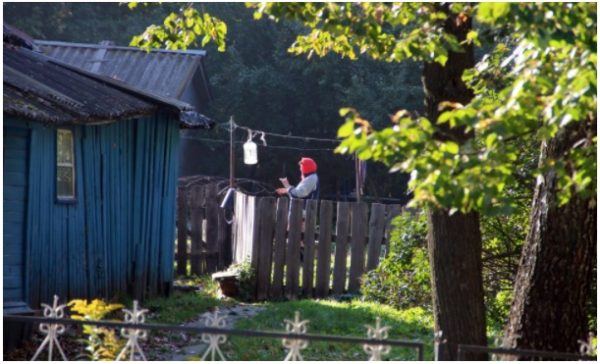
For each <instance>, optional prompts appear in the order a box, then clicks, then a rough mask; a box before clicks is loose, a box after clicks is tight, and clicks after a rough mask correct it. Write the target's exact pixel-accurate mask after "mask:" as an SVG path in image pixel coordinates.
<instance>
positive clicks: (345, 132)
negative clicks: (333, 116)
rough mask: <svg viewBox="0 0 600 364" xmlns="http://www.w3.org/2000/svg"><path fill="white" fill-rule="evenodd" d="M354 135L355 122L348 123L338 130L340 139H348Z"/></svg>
mask: <svg viewBox="0 0 600 364" xmlns="http://www.w3.org/2000/svg"><path fill="white" fill-rule="evenodd" d="M353 133H354V122H353V121H347V122H345V123H344V124H343V125H342V126H341V127H340V128H339V129H338V133H337V135H338V137H340V138H347V137H349V136H350V135H352V134H353Z"/></svg>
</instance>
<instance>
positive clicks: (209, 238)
mask: <svg viewBox="0 0 600 364" xmlns="http://www.w3.org/2000/svg"><path fill="white" fill-rule="evenodd" d="M204 195H205V196H206V197H205V205H206V214H205V219H206V248H207V254H206V270H207V271H208V272H209V273H214V272H216V271H217V266H218V260H219V257H218V253H219V251H218V249H219V248H218V239H219V202H218V200H217V199H218V196H217V185H216V183H210V184H208V185H205V186H204Z"/></svg>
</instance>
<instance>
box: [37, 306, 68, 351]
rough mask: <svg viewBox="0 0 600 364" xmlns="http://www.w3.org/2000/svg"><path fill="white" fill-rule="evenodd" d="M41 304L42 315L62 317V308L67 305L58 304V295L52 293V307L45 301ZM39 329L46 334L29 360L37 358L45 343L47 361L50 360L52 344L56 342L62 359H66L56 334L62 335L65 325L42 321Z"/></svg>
mask: <svg viewBox="0 0 600 364" xmlns="http://www.w3.org/2000/svg"><path fill="white" fill-rule="evenodd" d="M42 306H43V307H44V317H47V318H63V317H64V315H65V312H64V308H65V307H66V306H67V305H60V306H58V296H57V295H54V303H53V304H52V307H50V306H48V305H47V304H45V303H42ZM40 331H41V332H42V333H44V334H46V338H45V339H44V341H43V342H42V345H40V347H39V348H38V349H37V351H36V352H35V354H34V355H33V358H31V361H34V360H35V359H37V357H38V355H40V353H41V352H42V350H43V349H44V347H45V346H46V345H48V361H52V351H53V349H54V344H56V347H57V348H58V351H59V352H60V355H61V356H62V359H63V360H64V361H67V360H68V359H67V357H66V355H65V353H64V352H63V349H62V347H61V346H60V343H59V342H58V335H62V334H63V333H64V332H65V325H62V324H45V323H42V324H40Z"/></svg>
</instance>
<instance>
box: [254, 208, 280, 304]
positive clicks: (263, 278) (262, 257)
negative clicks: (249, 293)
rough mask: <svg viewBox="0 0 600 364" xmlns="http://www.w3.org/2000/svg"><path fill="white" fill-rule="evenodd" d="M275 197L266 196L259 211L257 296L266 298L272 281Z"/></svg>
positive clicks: (261, 298) (260, 298)
mask: <svg viewBox="0 0 600 364" xmlns="http://www.w3.org/2000/svg"><path fill="white" fill-rule="evenodd" d="M274 211H275V199H274V198H273V197H265V198H262V199H260V201H259V203H258V208H257V213H258V215H259V216H260V225H259V226H258V234H257V236H258V265H257V271H256V279H257V283H256V298H257V299H258V300H264V299H266V298H267V297H268V296H269V286H270V281H271V261H272V259H271V257H272V253H273V233H274V230H273V228H274V224H275V218H274V217H275V216H274V215H275V213H274Z"/></svg>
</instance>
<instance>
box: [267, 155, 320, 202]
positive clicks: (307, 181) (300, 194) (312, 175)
mask: <svg viewBox="0 0 600 364" xmlns="http://www.w3.org/2000/svg"><path fill="white" fill-rule="evenodd" d="M298 164H299V165H300V175H301V177H302V180H301V181H300V183H298V185H297V186H292V185H290V183H289V181H288V179H287V177H285V178H280V179H279V180H280V181H281V184H283V187H281V188H278V189H277V190H276V192H277V193H278V194H280V195H285V194H288V195H289V196H290V197H291V198H301V199H313V200H318V199H319V176H318V175H317V163H316V162H315V161H314V160H312V159H311V158H306V157H304V158H302V159H300V163H298Z"/></svg>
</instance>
